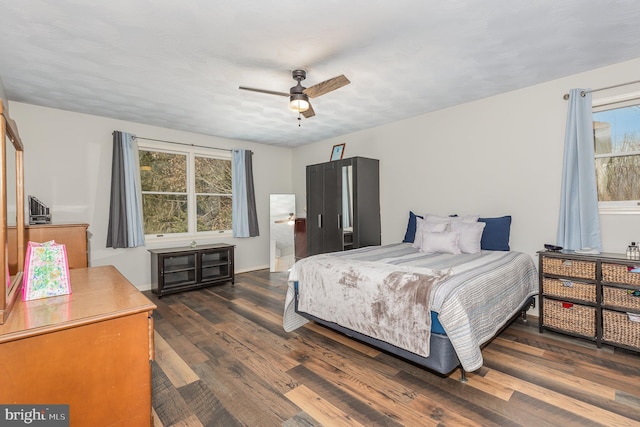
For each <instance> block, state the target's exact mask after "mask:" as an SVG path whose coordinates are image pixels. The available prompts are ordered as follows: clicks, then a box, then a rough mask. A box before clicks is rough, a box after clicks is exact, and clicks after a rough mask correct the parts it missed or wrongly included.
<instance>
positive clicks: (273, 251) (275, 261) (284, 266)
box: [269, 194, 296, 273]
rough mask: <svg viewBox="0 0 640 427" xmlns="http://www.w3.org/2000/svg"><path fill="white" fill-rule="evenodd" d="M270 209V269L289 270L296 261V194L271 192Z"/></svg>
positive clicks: (273, 270)
mask: <svg viewBox="0 0 640 427" xmlns="http://www.w3.org/2000/svg"><path fill="white" fill-rule="evenodd" d="M269 209H270V210H269V212H270V214H269V224H270V227H269V231H270V250H269V254H270V256H269V271H271V272H272V273H273V272H281V271H288V270H289V269H290V268H291V267H292V266H293V263H294V262H295V245H294V234H293V229H294V227H293V226H294V222H295V218H296V216H295V209H296V196H295V194H271V196H270V203H269Z"/></svg>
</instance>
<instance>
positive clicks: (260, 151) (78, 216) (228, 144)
mask: <svg viewBox="0 0 640 427" xmlns="http://www.w3.org/2000/svg"><path fill="white" fill-rule="evenodd" d="M10 105H11V117H12V118H13V119H14V120H15V121H16V123H17V125H18V129H19V132H20V136H21V138H22V141H23V143H24V146H25V193H26V195H32V196H35V197H37V198H38V199H40V200H41V201H42V202H44V203H45V204H46V205H48V206H49V207H50V208H51V212H52V217H53V222H54V223H71V222H76V223H88V224H89V232H90V240H89V246H90V250H89V254H90V261H89V262H90V265H91V266H98V265H109V264H112V265H115V266H116V267H117V268H118V269H119V270H120V271H121V272H122V273H123V274H124V275H125V276H126V277H127V278H128V279H129V280H130V281H131V282H132V283H133V284H134V285H136V286H137V287H138V288H139V289H143V290H144V289H149V287H150V283H151V272H150V256H149V253H148V252H147V249H148V248H150V247H171V246H186V245H188V243H189V241H188V240H187V241H173V242H163V243H148V244H147V247H141V248H133V249H111V248H106V239H107V237H106V236H107V226H108V222H109V216H108V211H109V194H110V186H111V184H110V180H111V150H112V142H113V139H112V132H113V131H114V130H120V131H124V132H129V133H133V134H136V135H138V136H140V137H148V138H155V139H162V140H168V141H178V142H183V143H188V144H197V145H205V146H211V147H218V148H245V149H250V150H252V151H253V152H254V155H253V168H254V178H255V191H256V207H257V210H258V223H259V227H260V237H256V238H248V239H234V238H231V237H221V238H217V239H210V240H208V241H206V242H204V241H203V242H202V243H210V242H216V241H221V242H225V243H231V244H235V245H236V252H235V261H236V272H242V271H247V270H252V269H257V268H267V267H268V266H269V194H271V193H291V191H292V187H291V182H292V179H291V150H290V149H288V148H287V149H285V148H277V147H272V146H266V145H260V144H255V143H250V142H246V141H238V140H232V139H226V138H217V137H211V136H205V135H200V134H195V133H190V132H182V131H175V130H170V129H165V128H160V127H155V126H146V125H142V124H138V123H132V122H126V121H120V120H113V119H108V118H104V117H97V116H90V115H86V114H78V113H72V112H68V111H62V110H56V109H51V108H44V107H38V106H34V105H29V104H23V103H17V102H11V103H10Z"/></svg>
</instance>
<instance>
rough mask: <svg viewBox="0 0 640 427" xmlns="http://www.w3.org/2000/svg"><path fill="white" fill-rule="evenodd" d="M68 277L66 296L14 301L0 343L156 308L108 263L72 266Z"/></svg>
mask: <svg viewBox="0 0 640 427" xmlns="http://www.w3.org/2000/svg"><path fill="white" fill-rule="evenodd" d="M69 277H70V280H71V292H72V293H71V294H70V295H62V296H58V297H50V298H42V299H37V300H31V301H22V300H20V299H19V300H18V301H16V303H15V305H14V306H13V309H12V310H11V314H10V315H9V318H8V319H7V321H6V322H5V323H4V325H0V343H2V342H7V341H13V340H17V339H22V338H27V337H30V336H34V335H40V334H45V333H49V332H54V331H58V330H63V329H68V328H72V327H76V326H81V325H85V324H90V323H95V322H99V321H103V320H108V319H113V318H117V317H123V316H128V315H132V314H136V313H141V312H151V311H153V310H154V309H155V308H156V306H155V304H153V302H151V300H149V299H148V298H147V297H146V296H145V295H144V294H143V293H142V292H140V291H139V290H138V289H137V288H136V287H135V286H133V285H132V284H131V282H129V281H128V280H127V279H126V278H125V277H124V276H123V275H122V274H121V273H120V272H119V271H118V270H117V269H116V268H115V267H114V266H112V265H108V266H101V267H89V268H77V269H72V270H69ZM18 298H20V297H18Z"/></svg>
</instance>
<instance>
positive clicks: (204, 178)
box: [139, 148, 232, 235]
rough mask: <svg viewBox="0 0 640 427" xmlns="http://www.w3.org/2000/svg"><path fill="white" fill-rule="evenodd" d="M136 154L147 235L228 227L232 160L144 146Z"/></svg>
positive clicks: (227, 228)
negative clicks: (145, 147) (190, 227)
mask: <svg viewBox="0 0 640 427" xmlns="http://www.w3.org/2000/svg"><path fill="white" fill-rule="evenodd" d="M139 159H140V178H141V186H142V207H143V217H144V230H145V234H147V235H166V234H172V233H194V234H195V233H197V232H212V231H225V230H231V182H232V181H231V160H230V159H223V158H217V157H207V156H199V155H196V154H194V153H182V152H168V151H156V150H151V149H142V148H141V149H140V150H139ZM190 183H193V184H190ZM192 205H193V206H192ZM190 216H191V217H193V218H195V219H194V220H192V221H190ZM191 222H193V223H194V224H195V227H196V230H190V229H189V224H190V223H191Z"/></svg>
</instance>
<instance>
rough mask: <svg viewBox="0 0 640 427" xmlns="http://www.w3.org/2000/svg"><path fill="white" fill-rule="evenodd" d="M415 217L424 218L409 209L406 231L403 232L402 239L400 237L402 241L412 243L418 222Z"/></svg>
mask: <svg viewBox="0 0 640 427" xmlns="http://www.w3.org/2000/svg"><path fill="white" fill-rule="evenodd" d="M416 218H421V219H422V218H424V217H421V216H420V215H416V214H414V213H413V212H411V211H409V223H408V224H407V232H406V233H404V239H402V242H403V243H413V241H414V240H415V238H416V226H417V225H418V222H417V221H416Z"/></svg>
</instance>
